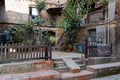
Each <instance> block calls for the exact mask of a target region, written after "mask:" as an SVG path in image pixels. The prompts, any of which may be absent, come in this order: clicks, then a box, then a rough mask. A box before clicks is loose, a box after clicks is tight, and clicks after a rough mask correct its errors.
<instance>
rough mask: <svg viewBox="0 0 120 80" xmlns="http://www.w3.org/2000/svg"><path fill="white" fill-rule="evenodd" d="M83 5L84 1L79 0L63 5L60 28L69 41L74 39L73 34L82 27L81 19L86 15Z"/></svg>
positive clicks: (70, 0)
mask: <svg viewBox="0 0 120 80" xmlns="http://www.w3.org/2000/svg"><path fill="white" fill-rule="evenodd" d="M88 1H89V0H88ZM90 1H91V0H90ZM85 4H86V1H85V0H80V1H77V2H76V1H74V0H68V1H67V4H66V5H65V10H64V14H63V16H64V19H63V20H62V26H63V28H64V32H65V34H66V35H67V36H68V37H69V38H70V39H72V38H74V36H75V34H76V33H77V32H78V31H79V29H80V27H81V26H82V23H81V19H82V18H83V16H84V15H85V14H87V7H86V6H85Z"/></svg>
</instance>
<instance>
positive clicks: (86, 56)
mask: <svg viewBox="0 0 120 80" xmlns="http://www.w3.org/2000/svg"><path fill="white" fill-rule="evenodd" d="M87 44H88V41H87V38H86V39H85V58H88V55H87Z"/></svg>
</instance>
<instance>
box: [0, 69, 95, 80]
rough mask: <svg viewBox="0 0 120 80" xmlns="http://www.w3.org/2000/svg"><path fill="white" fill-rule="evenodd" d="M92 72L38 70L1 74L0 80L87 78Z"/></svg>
mask: <svg viewBox="0 0 120 80" xmlns="http://www.w3.org/2000/svg"><path fill="white" fill-rule="evenodd" d="M93 76H94V73H93V72H90V71H87V70H82V71H81V72H80V73H59V72H58V71H55V70H48V71H39V72H31V73H21V74H11V75H1V76H0V80H88V79H91V78H93Z"/></svg>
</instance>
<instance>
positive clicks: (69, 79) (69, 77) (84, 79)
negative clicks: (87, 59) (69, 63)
mask: <svg viewBox="0 0 120 80" xmlns="http://www.w3.org/2000/svg"><path fill="white" fill-rule="evenodd" d="M93 77H94V73H93V72H90V71H87V70H82V71H80V72H79V73H62V74H61V78H62V79H61V80H89V79H91V78H93Z"/></svg>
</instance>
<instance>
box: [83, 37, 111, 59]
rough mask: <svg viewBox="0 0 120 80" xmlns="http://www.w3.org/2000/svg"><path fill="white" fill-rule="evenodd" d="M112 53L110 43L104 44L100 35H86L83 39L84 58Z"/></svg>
mask: <svg viewBox="0 0 120 80" xmlns="http://www.w3.org/2000/svg"><path fill="white" fill-rule="evenodd" d="M111 53H112V45H111V44H104V43H103V38H102V37H87V38H86V39H85V58H87V57H100V56H109V55H110V54H111Z"/></svg>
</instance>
